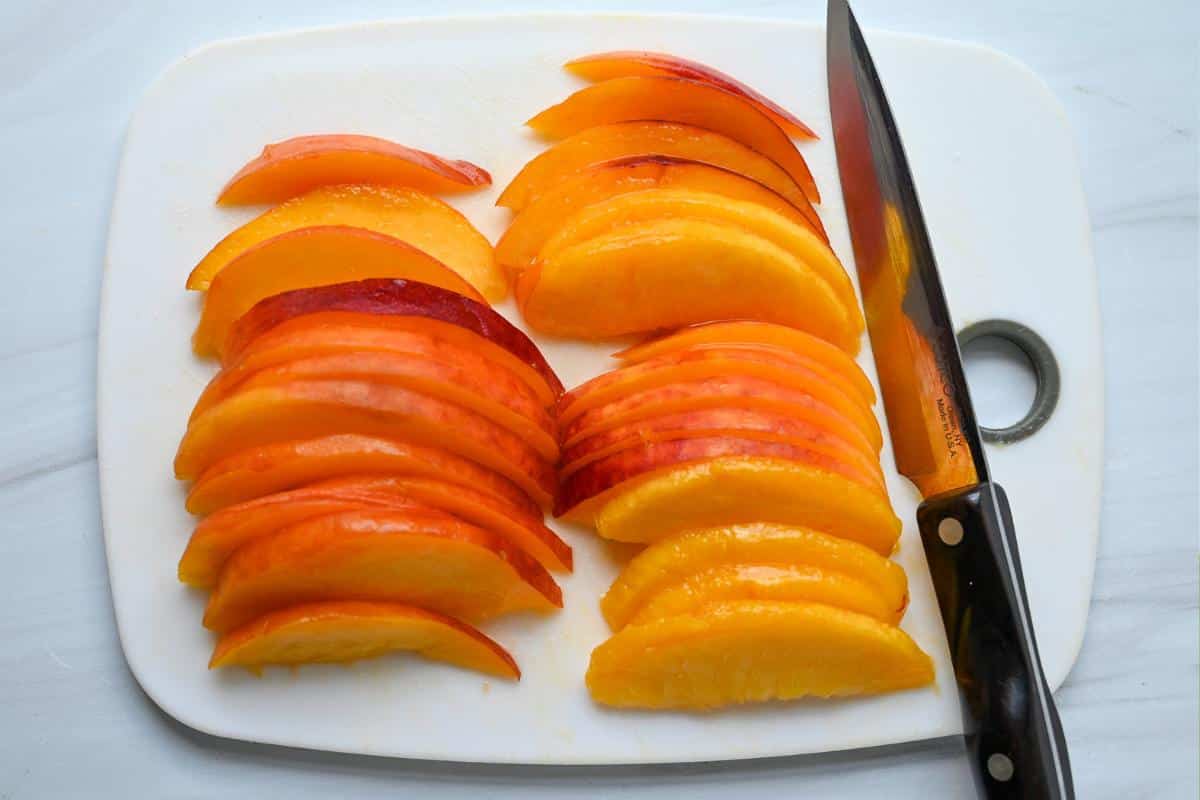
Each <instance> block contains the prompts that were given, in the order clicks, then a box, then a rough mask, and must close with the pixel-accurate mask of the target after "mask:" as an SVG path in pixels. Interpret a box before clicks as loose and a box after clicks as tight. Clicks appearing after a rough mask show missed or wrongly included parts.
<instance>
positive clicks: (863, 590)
mask: <svg viewBox="0 0 1200 800" xmlns="http://www.w3.org/2000/svg"><path fill="white" fill-rule="evenodd" d="M731 600H766V601H772V602H783V603H823V604H824V605H827V606H833V607H834V608H844V609H845V610H847V611H853V612H855V613H856V614H865V615H866V616H868V617H871V618H872V619H877V620H879V621H880V622H886V623H887V624H889V625H895V624H897V623H898V622H899V621H900V618H899V617H898V616H897V614H896V609H893V608H888V606H887V603H885V602H884V600H883V597H881V596H880V594H879V592H877V591H875V589H874V588H872V587H871V586H870V585H869V584H867V583H864V582H863V581H860V580H858V579H857V578H851V577H850V576H848V575H842V574H840V573H837V572H826V571H825V570H822V569H818V568H816V567H805V566H771V565H760V564H737V565H732V566H725V567H716V568H713V569H708V570H704V571H703V572H697V573H696V574H695V575H689V576H688V577H687V578H685V579H684V580H682V581H680V582H679V583H676V584H672V585H670V586H667V587H665V588H664V589H662V591H660V592H658V593H657V594H655V595H654V596H653V597H651V598H650V599H649V600H648V601H647V602H646V604H645V605H644V606H642V608H641V610H640V611H638V613H637V614H635V615H634V617H633V619H631V620H630V621H629V624H630V625H644V624H646V623H648V622H655V621H657V620H660V619H667V618H669V617H678V616H681V615H684V614H691V613H696V612H699V611H701V610H702V609H703V608H704V607H705V606H707V605H709V604H711V603H719V602H727V601H731Z"/></svg>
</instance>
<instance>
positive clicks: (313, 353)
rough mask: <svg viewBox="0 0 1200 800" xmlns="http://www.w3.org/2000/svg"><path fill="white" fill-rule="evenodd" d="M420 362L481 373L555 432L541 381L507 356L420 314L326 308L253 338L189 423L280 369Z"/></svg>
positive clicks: (211, 384) (206, 393) (546, 390)
mask: <svg viewBox="0 0 1200 800" xmlns="http://www.w3.org/2000/svg"><path fill="white" fill-rule="evenodd" d="M363 354H367V355H385V356H396V357H400V358H420V359H424V360H426V361H430V362H434V363H435V364H438V365H446V364H449V365H453V366H454V367H456V368H458V369H460V370H462V371H464V372H469V373H471V374H473V375H476V376H479V377H478V378H477V380H485V381H487V382H488V383H489V384H490V386H491V387H492V391H491V392H489V394H490V395H493V396H495V397H500V398H504V402H505V403H507V404H509V405H510V406H511V407H512V409H513V410H514V411H516V412H517V413H520V414H523V415H525V416H527V417H529V418H530V419H531V420H533V421H534V422H536V423H537V424H538V426H539V427H542V428H545V429H546V430H553V429H554V425H555V423H554V420H553V419H551V417H550V414H549V411H548V410H547V407H546V404H545V400H546V398H547V397H549V396H551V392H550V389H549V387H548V386H546V382H545V381H543V380H542V379H541V378H539V377H538V376H537V374H536V373H534V372H533V371H532V370H531V369H530V368H529V366H528V365H527V364H524V363H523V362H520V361H517V360H516V359H515V358H514V357H513V355H512V353H510V352H508V351H507V350H505V349H504V348H502V347H499V346H497V345H495V344H493V343H492V342H490V341H488V340H486V339H483V338H482V337H480V336H477V335H476V334H473V333H471V332H469V331H467V330H464V329H463V328H459V327H458V326H456V325H451V324H448V323H445V322H439V321H437V320H429V319H426V318H423V317H386V316H378V315H373V314H355V313H353V312H346V311H325V312H318V313H316V314H308V315H305V316H302V317H297V318H296V319H293V320H289V321H287V322H284V323H283V324H281V325H279V326H277V327H275V328H272V329H271V330H270V331H268V332H267V333H265V334H263V335H262V336H260V337H258V338H256V339H255V340H254V341H253V342H252V343H251V344H250V345H249V346H248V347H247V348H246V349H245V350H243V351H242V353H241V354H240V356H239V357H238V359H237V360H236V361H234V362H233V363H231V364H229V365H227V366H226V367H225V368H224V369H223V370H221V371H220V372H219V373H217V374H216V375H215V376H214V377H213V379H212V380H211V381H209V383H208V385H207V386H206V387H204V391H203V392H202V393H201V394H200V397H199V399H198V400H197V401H196V405H195V407H194V408H193V410H192V418H193V419H194V418H195V417H196V416H197V415H198V414H200V413H201V412H203V411H205V410H207V409H208V408H209V407H211V406H212V405H214V404H215V403H217V402H219V401H221V400H223V399H225V397H227V396H228V395H229V394H230V393H231V392H232V391H233V390H234V389H235V388H237V387H238V386H240V385H241V383H242V382H243V381H245V380H246V378H248V377H249V376H251V375H254V374H257V373H259V372H261V371H263V370H267V369H273V368H276V367H279V366H282V365H284V364H289V363H292V362H295V361H301V360H304V359H313V358H327V357H330V356H347V355H350V356H356V355H363Z"/></svg>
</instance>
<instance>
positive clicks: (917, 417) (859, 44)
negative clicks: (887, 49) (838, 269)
mask: <svg viewBox="0 0 1200 800" xmlns="http://www.w3.org/2000/svg"><path fill="white" fill-rule="evenodd" d="M826 36H827V42H826V50H827V58H828V70H829V105H830V109H831V112H832V114H833V131H834V143H835V145H836V148H837V160H838V172H839V174H840V176H841V183H842V195H843V197H844V199H845V204H846V215H847V217H848V219H849V222H850V235H851V239H852V241H853V244H854V259H855V262H856V263H857V265H858V278H859V284H860V286H861V289H862V294H863V306H864V309H863V310H864V312H865V314H866V318H867V330H868V332H869V333H870V337H871V347H872V350H873V351H874V354H875V365H876V367H877V369H878V372H879V381H880V388H881V389H882V393H883V401H884V408H885V410H886V412H887V420H888V427H889V429H890V431H891V437H892V445H893V449H894V451H895V457H896V467H897V468H898V469H899V470H900V472H901V473H903V474H904V475H906V476H908V478H909V479H910V480H912V481H913V483H914V484H916V486H917V488H918V489H920V491H921V494H922V496H924V497H929V496H930V495H933V494H938V493H940V492H944V491H949V490H952V489H957V488H961V487H964V486H970V485H973V484H976V483H980V482H982V481H986V480H987V479H988V468H987V460H986V457H985V455H984V451H983V441H982V439H981V438H980V436H979V426H978V424H977V423H976V420H975V412H974V410H973V408H972V406H971V399H970V395H969V393H968V390H967V382H966V376H965V374H964V371H963V366H962V359H961V356H960V355H959V352H958V342H957V340H956V338H955V334H954V326H953V324H952V322H951V320H950V310H949V308H947V306H946V297H945V293H944V292H943V290H942V283H941V279H940V278H939V277H938V271H937V264H936V262H935V260H934V257H933V249H932V247H931V246H930V243H929V234H928V231H927V230H926V228H925V219H924V216H923V215H922V213H921V205H920V203H919V201H918V199H917V191H916V188H915V186H914V185H913V180H912V175H911V174H910V172H909V168H908V160H907V158H906V157H905V155H904V147H903V145H902V144H901V142H900V135H899V133H898V131H897V130H896V124H895V121H894V120H893V118H892V112H891V108H890V107H889V106H888V101H887V97H886V96H885V94H884V91H883V86H882V85H881V84H880V81H879V76H878V74H877V73H876V71H875V65H874V62H873V61H872V60H871V54H870V53H869V52H868V50H867V45H866V42H865V41H864V39H863V35H862V31H861V30H860V29H859V27H858V23H857V22H856V21H855V19H854V14H853V13H852V12H851V11H850V7H849V6H848V5H847V3H846V1H845V0H831V2H830V3H829V19H828V29H827V33H826Z"/></svg>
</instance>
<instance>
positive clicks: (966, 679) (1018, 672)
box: [917, 483, 1075, 800]
mask: <svg viewBox="0 0 1200 800" xmlns="http://www.w3.org/2000/svg"><path fill="white" fill-rule="evenodd" d="M917 523H918V525H919V527H920V529H921V542H922V544H923V545H924V546H925V556H926V559H927V560H928V562H929V572H930V574H931V575H932V577H933V587H934V590H935V591H936V592H937V596H938V605H939V606H940V607H941V609H942V620H943V622H945V626H946V636H947V638H948V639H949V644H950V657H951V660H952V661H953V663H954V672H955V676H956V677H957V679H958V685H959V689H960V691H961V694H962V701H963V702H962V709H963V726H964V730H965V733H966V744H967V753H968V757H969V758H970V760H971V768H972V771H973V772H974V775H975V782H976V785H977V786H978V788H979V793H980V796H981V797H984V798H987V800H1073V798H1074V797H1075V789H1074V785H1073V784H1072V781H1071V766H1070V762H1069V760H1068V758H1067V742H1066V739H1065V737H1064V736H1063V731H1062V723H1061V722H1059V719H1058V711H1057V710H1056V709H1055V707H1054V696H1053V695H1052V694H1051V693H1050V687H1049V686H1048V685H1047V684H1046V678H1045V676H1044V675H1043V674H1042V663H1041V659H1040V658H1039V657H1038V650H1037V642H1036V641H1035V639H1034V635H1033V623H1032V621H1031V619H1030V617H1029V602H1028V600H1027V599H1026V597H1025V580H1024V578H1023V576H1022V574H1021V560H1020V558H1019V557H1018V555H1017V540H1016V537H1015V536H1014V535H1013V522H1012V514H1011V513H1010V512H1009V509H1008V498H1007V497H1005V495H1004V490H1003V489H1001V488H1000V486H999V485H997V484H995V483H982V484H979V485H978V486H973V487H971V488H970V489H966V490H964V491H959V492H950V493H947V494H941V495H937V496H934V497H931V498H929V499H928V500H926V501H925V502H924V503H922V504H921V507H920V508H919V509H917Z"/></svg>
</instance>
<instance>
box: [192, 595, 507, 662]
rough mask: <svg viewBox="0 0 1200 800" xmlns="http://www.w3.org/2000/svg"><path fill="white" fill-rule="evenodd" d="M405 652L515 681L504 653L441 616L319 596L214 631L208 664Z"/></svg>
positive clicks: (394, 605) (347, 659) (468, 628)
mask: <svg viewBox="0 0 1200 800" xmlns="http://www.w3.org/2000/svg"><path fill="white" fill-rule="evenodd" d="M398 650H405V651H410V652H413V653H416V654H417V655H420V656H423V657H425V658H428V659H430V660H432V661H442V662H445V663H447V664H453V665H454V666H457V667H462V668H463V669H469V670H474V671H476V672H482V673H484V674H486V675H494V676H495V677H497V678H508V679H511V680H518V679H520V677H521V670H520V669H519V668H518V667H517V662H516V661H514V660H513V657H512V656H510V655H509V654H508V652H507V651H505V649H504V648H503V647H501V646H500V645H498V644H496V643H495V642H494V641H492V640H491V639H489V638H488V637H486V636H484V635H483V634H482V633H480V632H479V631H477V630H476V629H475V628H473V627H471V626H470V625H468V624H466V623H465V622H460V621H458V620H456V619H454V618H453V617H448V616H446V615H445V614H435V613H434V612H432V611H426V610H425V609H423V608H417V607H416V606H410V605H404V604H402V603H361V602H347V601H341V602H338V601H327V602H323V603H305V604H302V605H297V606H289V607H287V608H284V609H280V610H279V611H273V612H271V613H269V614H265V615H263V616H261V617H259V618H257V619H254V620H251V621H250V622H247V623H246V624H245V625H243V626H242V627H240V628H238V629H237V630H234V631H231V632H229V633H227V634H225V635H224V636H222V637H221V640H220V641H219V642H217V647H216V649H215V650H214V651H213V655H212V660H211V661H210V662H209V664H208V666H209V668H210V669H215V668H217V667H234V666H237V667H246V668H248V669H251V670H256V671H257V670H259V669H261V668H262V667H264V666H268V665H272V664H277V665H282V666H297V665H300V664H326V663H345V662H350V661H358V660H359V659H363V658H373V657H375V656H380V655H383V654H385V653H391V652H395V651H398Z"/></svg>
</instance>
